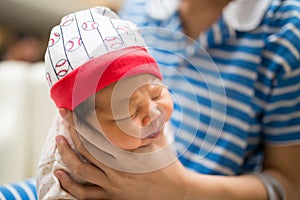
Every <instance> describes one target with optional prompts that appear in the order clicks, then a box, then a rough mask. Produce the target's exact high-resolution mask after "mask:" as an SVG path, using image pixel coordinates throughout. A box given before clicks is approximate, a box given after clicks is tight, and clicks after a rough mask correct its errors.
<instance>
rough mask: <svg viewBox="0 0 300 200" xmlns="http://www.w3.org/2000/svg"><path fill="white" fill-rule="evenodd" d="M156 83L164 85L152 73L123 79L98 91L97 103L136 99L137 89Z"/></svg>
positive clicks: (106, 103) (101, 104)
mask: <svg viewBox="0 0 300 200" xmlns="http://www.w3.org/2000/svg"><path fill="white" fill-rule="evenodd" d="M156 85H157V86H159V85H162V83H161V81H160V79H158V78H156V77H155V76H153V75H150V74H142V75H137V76H132V77H128V78H125V79H121V80H119V81H118V82H115V83H112V84H110V85H109V86H106V87H105V88H103V89H101V90H99V91H98V92H97V93H96V106H97V104H98V105H99V106H103V105H108V104H111V103H113V102H117V103H123V102H124V101H125V102H126V101H127V103H128V102H129V100H131V101H133V100H134V99H135V94H136V92H137V91H139V90H142V89H143V88H144V89H145V88H147V87H149V88H150V87H152V86H156ZM149 91H150V90H149Z"/></svg>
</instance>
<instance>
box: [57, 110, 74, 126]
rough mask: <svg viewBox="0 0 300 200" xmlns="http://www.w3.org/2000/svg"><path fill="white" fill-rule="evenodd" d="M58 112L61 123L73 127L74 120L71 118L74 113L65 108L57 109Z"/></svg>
mask: <svg viewBox="0 0 300 200" xmlns="http://www.w3.org/2000/svg"><path fill="white" fill-rule="evenodd" d="M58 112H59V114H60V116H61V117H62V118H63V121H64V123H65V124H66V125H67V126H72V127H74V118H73V114H74V113H73V112H72V111H70V110H68V109H66V108H59V109H58Z"/></svg>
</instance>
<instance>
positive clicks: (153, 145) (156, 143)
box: [127, 134, 168, 153]
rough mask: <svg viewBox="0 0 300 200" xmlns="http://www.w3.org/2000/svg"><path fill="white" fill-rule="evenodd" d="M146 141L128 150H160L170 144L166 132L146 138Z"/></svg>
mask: <svg viewBox="0 0 300 200" xmlns="http://www.w3.org/2000/svg"><path fill="white" fill-rule="evenodd" d="M145 140H147V141H145V143H144V144H143V145H141V146H139V147H137V148H135V149H131V150H127V151H130V152H134V153H149V152H154V151H158V150H160V149H162V148H164V147H165V146H167V145H168V143H167V140H166V137H165V135H164V134H160V135H159V136H158V137H156V138H154V139H145Z"/></svg>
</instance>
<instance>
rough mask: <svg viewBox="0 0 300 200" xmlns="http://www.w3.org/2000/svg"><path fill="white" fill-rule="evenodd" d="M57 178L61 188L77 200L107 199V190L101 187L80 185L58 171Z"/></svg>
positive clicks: (64, 173)
mask: <svg viewBox="0 0 300 200" xmlns="http://www.w3.org/2000/svg"><path fill="white" fill-rule="evenodd" d="M55 176H56V177H57V178H58V180H59V182H60V185H61V187H62V188H63V189H64V190H65V191H67V192H68V193H70V194H71V195H73V196H74V197H76V199H105V197H106V192H105V190H104V189H103V188H101V187H100V186H97V185H83V184H79V183H77V182H75V181H74V180H73V179H72V178H71V177H70V176H69V175H68V174H67V173H66V172H64V171H62V170H57V171H56V172H55Z"/></svg>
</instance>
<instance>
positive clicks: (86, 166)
mask: <svg viewBox="0 0 300 200" xmlns="http://www.w3.org/2000/svg"><path fill="white" fill-rule="evenodd" d="M56 144H57V149H58V151H59V154H60V155H61V158H62V160H63V162H64V163H65V165H66V167H67V168H68V169H69V170H70V173H71V174H72V175H73V176H74V177H76V178H77V179H79V180H83V181H85V182H89V183H93V184H96V185H99V186H103V185H107V184H108V182H109V181H108V178H107V177H106V174H105V173H104V172H103V171H102V170H101V169H99V168H97V167H96V166H95V165H93V164H91V163H85V162H83V161H82V160H81V159H80V158H79V156H78V155H77V154H76V153H75V151H74V150H73V149H72V148H71V147H70V145H69V144H68V142H67V140H66V139H65V138H64V137H63V136H61V135H58V136H56Z"/></svg>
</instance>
